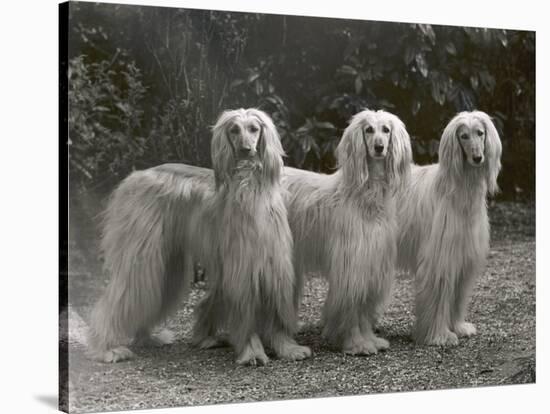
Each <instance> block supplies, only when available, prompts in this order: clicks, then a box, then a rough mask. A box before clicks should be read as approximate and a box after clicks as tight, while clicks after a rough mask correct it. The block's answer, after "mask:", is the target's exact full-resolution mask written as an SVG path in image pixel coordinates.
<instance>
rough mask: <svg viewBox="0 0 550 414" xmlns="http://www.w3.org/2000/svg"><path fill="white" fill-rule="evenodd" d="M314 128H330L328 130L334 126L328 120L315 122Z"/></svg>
mask: <svg viewBox="0 0 550 414" xmlns="http://www.w3.org/2000/svg"><path fill="white" fill-rule="evenodd" d="M315 128H320V129H330V130H332V129H336V127H335V126H334V125H333V124H331V123H330V122H315Z"/></svg>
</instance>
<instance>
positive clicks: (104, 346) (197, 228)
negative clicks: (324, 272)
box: [88, 109, 311, 365]
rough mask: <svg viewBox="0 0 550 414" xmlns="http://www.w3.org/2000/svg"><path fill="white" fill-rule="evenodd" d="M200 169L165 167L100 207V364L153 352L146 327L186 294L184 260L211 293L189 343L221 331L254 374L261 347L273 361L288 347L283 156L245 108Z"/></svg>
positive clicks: (93, 329)
mask: <svg viewBox="0 0 550 414" xmlns="http://www.w3.org/2000/svg"><path fill="white" fill-rule="evenodd" d="M211 151H212V154H211V155H212V164H213V168H214V177H212V173H211V170H207V169H203V168H198V167H192V166H187V165H184V164H165V165H161V166H158V167H154V168H151V169H148V170H145V171H139V172H134V173H132V174H131V175H130V176H129V177H128V178H126V179H125V180H124V181H123V182H122V183H121V184H120V186H119V187H118V188H117V189H116V190H115V191H114V193H113V195H112V198H111V199H110V201H109V204H108V207H107V210H106V215H105V224H104V233H103V238H102V244H101V247H102V250H103V252H104V255H105V269H106V271H107V273H108V274H110V275H111V280H110V283H109V285H108V286H107V289H106V291H105V293H104V294H103V296H102V297H101V298H100V300H99V301H98V303H97V304H96V306H95V307H94V309H93V311H92V314H91V318H90V329H89V341H88V342H89V348H90V350H91V354H92V356H94V357H95V358H97V359H99V360H102V361H105V362H116V361H120V360H124V359H128V358H131V357H132V352H131V351H130V350H129V348H128V347H127V345H129V344H130V342H131V341H132V340H137V341H140V342H143V341H145V342H146V343H156V344H163V343H167V342H170V341H171V339H172V336H173V335H171V333H169V332H167V331H163V332H161V334H160V335H159V334H153V333H152V332H153V328H154V327H155V326H156V325H157V324H158V323H159V322H161V321H163V320H164V319H165V318H166V317H167V316H169V315H170V314H171V313H172V312H173V311H174V310H175V308H176V306H177V305H178V303H179V301H180V299H182V297H183V296H185V294H186V292H187V291H188V289H189V285H190V280H191V276H192V274H193V272H192V270H191V269H192V267H193V262H192V258H198V259H199V260H200V261H201V263H202V264H203V265H205V267H206V268H207V272H208V275H209V277H210V281H209V282H210V286H211V291H210V292H209V294H208V296H207V297H208V298H209V300H208V301H205V304H202V305H201V306H200V307H199V308H200V309H201V310H202V312H200V320H199V321H198V322H197V324H196V326H195V338H194V342H196V343H198V344H199V345H201V346H203V347H208V346H210V345H213V344H212V343H211V342H209V338H211V337H212V334H216V333H217V332H218V331H219V330H224V331H225V332H227V333H228V335H229V338H228V339H229V342H230V343H231V345H232V346H233V347H234V349H235V351H236V353H237V355H238V357H237V363H239V364H252V365H255V364H265V363H266V362H267V361H268V357H267V356H266V354H265V351H264V347H263V344H262V341H263V342H264V343H266V344H267V345H269V346H270V347H272V348H273V349H274V351H275V353H276V354H277V355H278V356H279V357H282V358H289V359H294V360H298V359H303V358H307V357H309V356H310V355H311V351H310V349H309V348H308V347H305V346H300V345H298V344H297V343H296V342H295V341H294V339H293V338H292V335H293V334H294V332H295V330H296V324H297V321H296V314H297V312H296V306H295V304H294V295H295V292H294V291H295V289H296V281H295V277H294V270H293V263H292V249H293V240H292V234H291V231H290V228H289V225H288V221H287V210H286V207H285V204H284V198H283V189H282V187H281V183H280V181H281V172H282V169H283V161H282V156H283V149H282V147H281V143H280V139H279V135H278V133H277V130H276V128H275V126H274V125H273V122H272V121H271V119H270V118H269V117H268V116H267V115H266V114H265V113H263V112H261V111H259V110H256V109H247V110H244V109H239V110H233V111H226V112H224V113H223V114H222V115H221V116H220V118H219V119H218V121H217V123H216V125H215V126H214V128H213V137H212V144H211Z"/></svg>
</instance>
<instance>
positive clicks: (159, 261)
mask: <svg viewBox="0 0 550 414" xmlns="http://www.w3.org/2000/svg"><path fill="white" fill-rule="evenodd" d="M174 180H178V178H177V177H175V176H174V175H171V174H169V173H166V172H159V171H155V170H152V169H151V170H145V171H138V172H134V173H133V174H131V175H130V176H129V177H127V178H126V179H125V180H124V181H123V182H122V183H121V184H120V186H119V187H118V188H117V189H116V190H115V191H114V193H113V195H112V196H111V199H110V200H109V203H108V206H107V209H106V211H105V216H104V226H103V234H102V240H101V248H102V251H103V253H104V260H105V263H104V269H105V271H106V272H107V274H108V275H109V276H110V277H111V280H110V282H109V285H108V286H107V288H106V290H105V292H104V294H103V296H102V297H101V298H100V299H99V301H98V303H97V304H96V306H95V307H94V309H93V310H92V313H91V317H90V327H89V335H88V345H89V348H90V351H91V354H92V356H93V357H95V358H97V359H101V360H110V359H113V353H112V352H110V350H111V349H112V348H114V347H117V346H119V345H123V344H125V343H127V342H129V341H130V340H132V339H133V338H134V337H136V335H137V336H140V335H148V334H149V333H150V330H151V329H152V328H153V327H154V326H155V325H156V324H157V323H159V322H160V321H162V320H163V319H164V318H165V317H166V316H168V315H169V314H170V313H171V312H172V311H173V310H174V308H175V307H176V305H177V304H178V302H179V300H180V299H181V298H182V296H185V295H186V294H187V292H188V290H189V286H190V282H191V279H192V275H193V271H192V270H189V269H186V267H191V268H192V263H189V261H190V260H186V259H187V258H190V255H189V254H188V253H186V251H185V250H186V249H185V243H186V240H185V235H186V220H187V217H188V214H187V213H188V212H186V211H185V207H186V204H187V198H185V195H186V194H187V195H189V191H187V193H186V192H185V191H184V190H186V188H185V186H186V185H187V184H186V183H185V180H183V181H181V180H180V182H178V183H175V182H174ZM176 190H177V191H176ZM187 190H188V189H187ZM123 354H125V355H128V356H130V355H131V353H130V352H129V351H128V350H125V351H124V352H123ZM118 358H119V359H125V358H124V356H120V355H119V357H118ZM116 359H117V357H115V360H116Z"/></svg>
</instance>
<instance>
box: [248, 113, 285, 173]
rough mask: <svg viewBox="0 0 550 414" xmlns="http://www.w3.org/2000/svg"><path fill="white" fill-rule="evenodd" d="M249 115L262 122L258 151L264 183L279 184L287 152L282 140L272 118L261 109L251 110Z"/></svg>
mask: <svg viewBox="0 0 550 414" xmlns="http://www.w3.org/2000/svg"><path fill="white" fill-rule="evenodd" d="M249 113H250V114H251V115H252V116H254V117H256V118H257V119H258V121H259V122H260V126H261V131H260V138H259V140H258V144H257V151H258V153H259V155H260V159H261V161H262V174H263V182H267V183H270V184H277V183H278V182H279V180H280V178H281V173H282V170H283V156H284V155H285V152H284V150H283V146H282V145H281V138H280V137H279V133H278V132H277V128H276V127H275V124H273V121H272V120H271V118H270V117H269V116H268V115H267V114H266V113H265V112H263V111H260V110H259V109H250V110H249Z"/></svg>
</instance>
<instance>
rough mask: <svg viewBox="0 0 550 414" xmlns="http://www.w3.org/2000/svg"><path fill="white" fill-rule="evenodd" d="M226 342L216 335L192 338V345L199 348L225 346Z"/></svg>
mask: <svg viewBox="0 0 550 414" xmlns="http://www.w3.org/2000/svg"><path fill="white" fill-rule="evenodd" d="M227 345H228V342H227V340H226V339H225V338H219V337H217V336H207V337H205V338H200V339H199V338H197V339H193V346H196V347H197V348H199V349H213V348H221V347H224V346H227Z"/></svg>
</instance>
